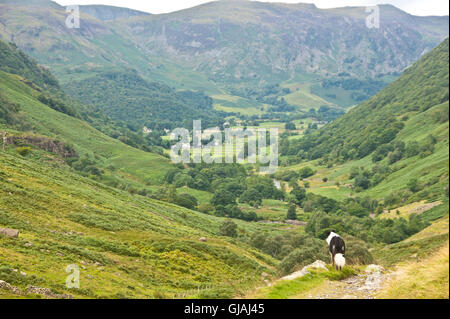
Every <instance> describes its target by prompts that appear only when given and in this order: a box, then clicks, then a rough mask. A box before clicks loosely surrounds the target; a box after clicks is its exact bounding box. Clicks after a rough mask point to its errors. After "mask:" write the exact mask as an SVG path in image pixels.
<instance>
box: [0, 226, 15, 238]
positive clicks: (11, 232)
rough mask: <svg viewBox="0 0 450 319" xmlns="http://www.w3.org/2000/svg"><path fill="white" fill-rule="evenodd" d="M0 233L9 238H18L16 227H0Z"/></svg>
mask: <svg viewBox="0 0 450 319" xmlns="http://www.w3.org/2000/svg"><path fill="white" fill-rule="evenodd" d="M0 235H3V236H6V237H11V238H18V237H19V231H18V230H16V229H11V228H0Z"/></svg>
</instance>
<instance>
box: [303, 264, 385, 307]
mask: <svg viewBox="0 0 450 319" xmlns="http://www.w3.org/2000/svg"><path fill="white" fill-rule="evenodd" d="M383 271H384V269H383V267H381V266H378V265H369V266H367V268H366V269H365V271H364V272H363V273H361V274H358V275H356V276H353V277H350V278H347V279H344V280H341V281H328V280H327V281H326V282H324V283H323V284H321V285H320V286H319V287H316V288H314V289H312V290H310V291H308V292H306V293H304V294H303V296H298V297H299V298H302V299H376V295H377V293H378V292H379V291H380V290H381V289H382V287H383V283H384V282H385V281H386V280H388V278H389V277H390V276H391V274H389V273H388V274H383Z"/></svg>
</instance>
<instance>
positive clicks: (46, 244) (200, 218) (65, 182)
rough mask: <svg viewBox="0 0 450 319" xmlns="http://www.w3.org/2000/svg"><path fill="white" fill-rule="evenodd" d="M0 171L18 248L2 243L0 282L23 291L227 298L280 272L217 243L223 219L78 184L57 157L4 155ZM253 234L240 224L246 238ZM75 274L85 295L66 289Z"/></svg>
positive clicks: (238, 248)
mask: <svg viewBox="0 0 450 319" xmlns="http://www.w3.org/2000/svg"><path fill="white" fill-rule="evenodd" d="M0 163H1V165H0V227H9V228H15V229H18V230H20V236H19V238H18V239H10V238H7V237H3V236H0V242H1V244H0V255H1V256H2V260H1V262H0V278H1V279H2V280H5V281H7V282H9V283H10V284H11V285H14V286H17V287H19V288H21V289H24V288H26V287H27V285H30V284H31V285H34V286H39V287H48V288H51V289H52V291H53V292H55V293H62V292H66V293H70V294H73V295H74V296H76V297H81V298H85V297H104V298H112V297H125V296H126V297H134V298H136V297H141V298H142V297H143V298H146V297H151V298H158V297H161V296H165V297H179V298H181V297H185V296H191V297H193V296H198V294H199V292H198V291H197V289H198V288H200V294H202V296H209V297H217V296H228V297H229V296H232V295H235V294H238V293H239V292H240V291H242V290H243V289H246V288H248V287H251V285H252V284H255V283H258V281H259V280H260V273H261V272H263V271H266V272H272V269H273V267H274V266H275V265H276V262H275V261H274V260H273V259H272V258H270V257H268V256H265V255H263V254H261V253H259V252H257V251H256V250H254V249H251V248H249V247H247V246H246V245H245V244H243V243H239V244H238V242H236V241H234V240H230V239H226V238H225V237H219V236H218V233H219V225H220V223H221V219H220V218H216V217H211V216H207V215H204V214H201V213H198V212H194V211H189V210H186V209H182V208H179V207H176V206H173V205H170V204H164V203H161V202H157V201H153V200H150V199H148V198H145V197H142V196H139V195H136V196H132V195H130V194H129V193H127V192H123V191H118V190H116V189H113V188H110V187H107V186H104V185H102V184H99V183H97V182H94V181H92V180H90V179H87V178H84V177H80V176H79V175H78V174H76V173H74V172H71V171H70V170H69V169H68V168H67V167H66V166H65V165H63V164H61V163H60V162H59V161H58V160H57V158H55V157H54V156H52V155H51V154H39V155H38V154H36V152H34V153H33V154H31V155H28V156H26V157H22V156H21V155H19V154H17V153H16V152H15V150H14V148H10V147H7V149H6V152H1V153H0ZM257 227H261V226H257V225H256V224H254V226H252V225H251V224H247V223H239V228H240V229H242V230H246V231H249V230H250V231H253V230H254V229H252V228H255V229H257ZM200 237H207V239H208V241H207V242H206V243H201V242H200V241H199V238H200ZM69 264H77V265H79V266H80V267H82V268H81V289H80V290H71V291H68V290H67V289H66V288H65V286H64V280H65V278H66V276H67V274H66V273H65V268H66V266H67V265H69ZM14 269H18V271H19V272H18V273H16V272H14V271H13V270H14ZM21 272H24V273H26V275H23V274H21ZM5 293H6V294H8V291H4V290H0V295H3V294H5Z"/></svg>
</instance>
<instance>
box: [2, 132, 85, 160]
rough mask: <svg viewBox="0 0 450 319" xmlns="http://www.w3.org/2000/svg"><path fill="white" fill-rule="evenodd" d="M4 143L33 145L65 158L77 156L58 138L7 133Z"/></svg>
mask: <svg viewBox="0 0 450 319" xmlns="http://www.w3.org/2000/svg"><path fill="white" fill-rule="evenodd" d="M5 142H6V144H10V145H12V144H14V145H33V146H35V147H37V148H39V149H42V150H44V151H47V152H51V153H55V154H58V155H59V156H60V157H62V158H64V159H66V158H71V157H78V154H77V152H76V151H75V150H74V149H73V148H72V147H71V146H69V145H68V144H65V143H63V142H61V141H58V140H53V139H49V138H46V137H42V136H31V135H23V136H17V135H8V136H6V139H5Z"/></svg>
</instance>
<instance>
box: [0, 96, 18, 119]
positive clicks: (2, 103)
mask: <svg viewBox="0 0 450 319" xmlns="http://www.w3.org/2000/svg"><path fill="white" fill-rule="evenodd" d="M19 110H20V107H19V105H18V104H17V103H12V102H10V101H9V100H8V99H7V98H6V96H5V95H4V94H3V93H2V92H0V123H2V124H9V125H13V124H16V123H18V122H19V121H20V119H19V114H18V113H19Z"/></svg>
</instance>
